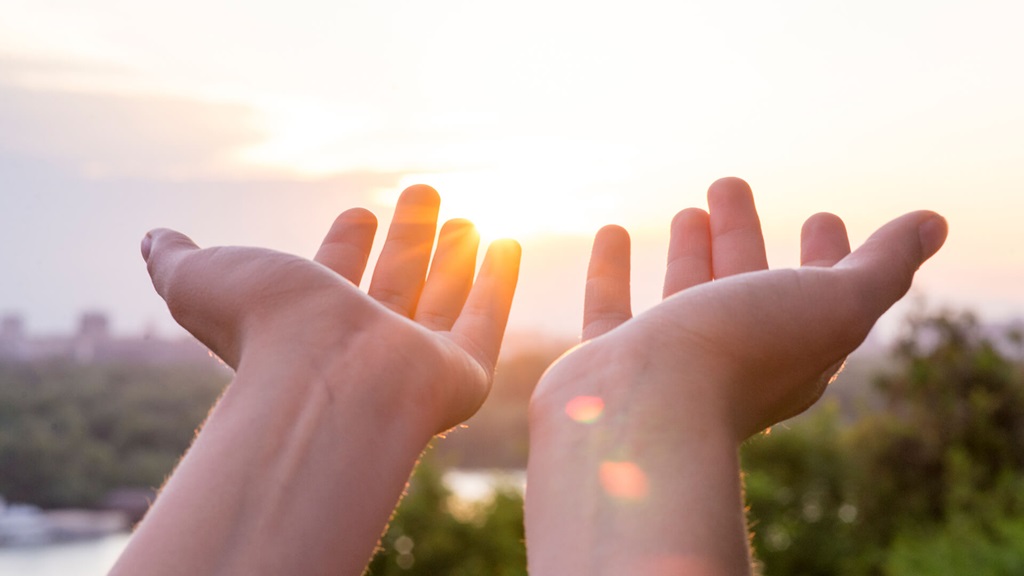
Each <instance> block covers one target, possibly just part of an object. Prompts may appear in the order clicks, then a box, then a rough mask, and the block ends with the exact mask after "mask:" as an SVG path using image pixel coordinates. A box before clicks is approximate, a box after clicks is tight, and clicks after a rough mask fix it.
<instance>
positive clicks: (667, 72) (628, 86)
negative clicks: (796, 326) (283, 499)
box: [0, 0, 1024, 335]
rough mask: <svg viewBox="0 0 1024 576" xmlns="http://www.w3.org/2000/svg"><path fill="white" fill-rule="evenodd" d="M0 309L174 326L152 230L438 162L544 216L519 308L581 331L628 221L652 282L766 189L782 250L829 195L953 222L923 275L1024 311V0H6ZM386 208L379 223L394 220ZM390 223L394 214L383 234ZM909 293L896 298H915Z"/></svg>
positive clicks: (50, 326) (939, 296)
mask: <svg viewBox="0 0 1024 576" xmlns="http://www.w3.org/2000/svg"><path fill="white" fill-rule="evenodd" d="M0 13H2V14H3V18H2V19H0V243H2V246H3V248H2V249H0V270H3V272H4V279H3V281H0V314H4V313H19V314H22V315H23V316H24V318H25V321H26V325H27V328H28V330H29V331H30V332H34V333H55V332H61V331H68V330H72V329H73V328H74V326H75V324H76V322H77V318H78V315H79V314H80V313H82V312H83V311H86V310H97V311H104V312H107V313H108V314H110V316H111V318H112V321H113V326H114V328H115V330H116V331H118V332H119V333H123V334H132V333H138V332H140V331H143V330H155V331H157V332H161V333H168V334H170V333H174V323H173V320H172V319H171V318H170V316H169V315H168V314H167V312H166V311H165V309H164V308H163V305H162V303H161V301H160V300H159V298H158V297H157V296H156V295H155V294H154V293H153V291H152V288H151V286H150V284H149V281H148V278H147V277H146V274H145V269H144V266H143V263H142V260H141V257H140V256H139V251H138V242H139V240H140V239H141V237H142V236H143V234H144V233H145V232H146V230H148V229H150V228H153V227H158V226H161V227H171V228H176V229H179V230H181V231H182V232H185V233H187V234H189V235H190V236H192V237H193V238H194V239H195V240H196V241H197V242H198V243H199V244H201V245H218V244H250V245H259V246H266V247H270V248H275V249H279V250H283V251H287V252H292V253H297V254H302V255H312V254H313V253H314V252H315V250H316V247H317V245H318V244H319V241H320V238H321V235H322V234H323V232H325V231H326V229H327V227H328V226H329V225H330V222H331V221H332V220H333V218H334V216H335V215H336V214H337V213H339V212H341V211H343V210H344V209H346V208H350V207H352V206H365V207H367V208H370V209H371V210H373V211H374V212H375V213H377V215H378V217H379V218H380V219H381V223H382V225H383V226H386V224H387V221H388V215H389V214H388V213H389V211H390V209H391V207H392V206H393V204H394V201H395V199H396V198H397V196H398V193H399V192H400V190H401V189H402V188H403V187H404V186H407V185H409V184H412V183H416V182H424V183H428V184H431V185H433V186H435V187H436V188H437V189H438V190H439V192H440V193H441V196H442V203H443V204H442V217H445V218H447V217H467V218H470V219H472V220H474V221H475V222H476V223H477V224H478V226H479V228H480V230H481V233H482V235H483V237H484V239H485V240H488V239H494V238H497V237H501V236H512V237H515V238H517V239H519V240H520V241H521V242H522V244H523V247H524V253H523V269H522V274H521V280H520V288H519V291H518V293H517V297H516V302H515V304H514V306H513V310H512V316H511V319H510V329H511V330H512V331H514V332H519V333H533V332H543V333H546V334H552V335H563V334H564V335H572V334H575V333H577V332H578V329H579V328H578V326H579V323H580V321H581V318H582V293H583V283H584V274H585V270H586V258H587V255H588V252H589V242H590V240H591V238H592V235H593V233H594V232H595V231H596V230H597V229H598V228H600V227H601V226H602V225H604V224H608V223H616V224H620V225H623V226H625V227H627V228H628V229H629V230H630V231H631V233H632V235H633V240H634V245H633V250H634V267H633V286H634V311H637V312H639V311H642V310H643V309H646V308H648V307H650V306H652V305H654V304H655V303H656V302H657V301H658V299H659V297H660V283H661V278H662V271H663V267H664V259H665V250H666V247H667V242H668V239H667V230H668V224H669V222H670V220H671V218H672V215H673V214H674V213H675V212H676V211H678V210H680V209H682V208H685V207H688V206H704V205H705V191H706V189H707V187H708V185H710V184H711V182H713V181H714V180H715V179H717V178H719V177H722V176H740V177H743V178H745V179H746V180H747V181H748V182H749V183H750V184H751V185H752V187H753V189H754V192H755V195H756V198H757V203H758V208H759V210H760V213H761V218H762V224H763V227H764V231H765V236H766V241H767V244H768V250H769V261H770V263H771V264H772V265H773V266H793V265H795V264H796V263H797V256H798V247H799V229H800V225H801V223H802V222H803V220H804V219H805V218H807V217H808V216H810V215H811V214H813V213H815V212H820V211H829V212H834V213H836V214H839V215H840V216H842V217H843V218H844V219H845V220H846V222H847V226H848V229H849V231H850V235H851V240H852V242H853V243H854V245H857V244H859V243H860V242H862V241H863V240H864V239H865V238H867V236H868V235H869V234H870V233H871V231H873V230H874V229H875V228H877V227H878V226H880V225H882V224H883V223H885V222H886V221H888V220H889V219H891V218H894V217H896V216H898V215H900V214H902V213H904V212H907V211H910V210H915V209H920V208H928V209H932V210H936V211H938V212H940V213H942V214H943V215H945V216H946V217H947V218H948V220H949V222H950V237H949V240H948V242H947V245H946V247H945V248H944V249H943V250H942V252H940V253H939V255H938V256H936V257H935V258H934V259H933V260H932V261H930V262H928V263H927V264H926V265H925V267H924V268H923V269H922V271H921V272H920V273H919V275H918V278H917V281H916V284H915V288H914V295H913V299H914V300H915V301H921V300H923V301H925V302H927V303H928V304H929V305H931V306H933V307H939V306H949V307H954V308H958V309H964V308H965V309H970V310H974V311H976V312H978V313H979V314H980V315H981V316H982V317H983V318H985V319H988V320H991V321H1002V320H1006V319H1010V318H1017V317H1021V316H1024V249H1021V246H1024V226H1021V225H1020V224H1019V221H1020V219H1021V214H1022V213H1024V176H1022V175H1021V174H1022V170H1021V168H1022V167H1024V136H1022V135H1024V107H1022V106H1021V105H1020V103H1021V102H1024V74H1021V73H1020V70H1021V69H1024V65H1022V60H1024V35H1022V34H1020V29H1021V25H1022V24H1024V4H1022V3H1020V2H1016V1H1010V0H1007V1H1001V2H997V1H984V0H982V1H971V2H968V1H964V0H950V1H938V0H931V1H904V2H893V1H891V0H890V1H884V2H882V1H871V0H866V1H860V2H856V3H831V2H811V1H807V2H794V1H783V2H674V3H669V2H650V1H646V0H639V1H635V2H631V3H628V4H626V3H618V2H616V3H612V2H602V1H595V0H590V1H587V2H582V1H569V0H545V1H543V2H541V1H533V0H523V1H520V2H515V3H491V2H480V1H475V2H469V1H454V0H439V1H434V2H422V1H419V2H413V1H407V0H394V1H380V0H377V1H374V2H370V1H347V0H332V1H330V2H327V1H321V0H292V1H291V2H287V3H285V2H266V1H259V0H250V1H248V2H245V3H240V2H229V1H227V0H204V1H202V2H200V1H198V0H178V1H177V2H174V3H144V2H129V1H127V0H92V1H90V2H88V3H84V2H80V1H78V0H48V1H46V2H40V1H39V0H32V1H22V0H0ZM382 229H383V228H382ZM380 236H381V238H379V239H378V242H377V246H378V249H379V244H380V241H381V240H382V237H383V234H380ZM897 313H899V310H897V311H896V312H894V313H893V314H897Z"/></svg>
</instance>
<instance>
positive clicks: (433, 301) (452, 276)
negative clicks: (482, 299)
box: [415, 220, 480, 330]
mask: <svg viewBox="0 0 1024 576" xmlns="http://www.w3.org/2000/svg"><path fill="white" fill-rule="evenodd" d="M479 245H480V235H479V234H478V233H477V231H476V228H474V226H473V223H472V222H470V221H469V220H450V221H448V222H446V223H445V225H444V226H442V227H441V234H440V236H439V238H438V241H437V252H436V253H435V254H434V260H433V262H431V264H430V274H429V275H428V276H427V283H426V284H425V285H424V287H423V294H422V295H421V296H420V301H419V305H418V306H416V315H415V320H416V321H417V322H419V323H420V324H422V325H423V326H424V327H426V328H429V329H431V330H450V329H451V327H452V325H453V324H454V323H455V319H456V318H458V316H459V312H460V311H461V310H462V305H463V304H464V303H465V302H466V297H467V296H469V290H470V288H472V286H473V271H474V270H475V269H476V251H477V247H478V246H479Z"/></svg>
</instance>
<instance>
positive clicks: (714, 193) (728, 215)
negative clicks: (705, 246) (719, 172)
mask: <svg viewBox="0 0 1024 576" xmlns="http://www.w3.org/2000/svg"><path fill="white" fill-rule="evenodd" d="M708 208H709V211H710V213H711V216H710V220H711V267H712V271H713V272H714V276H715V278H724V277H726V276H732V275H733V274H741V273H743V272H753V271H755V270H765V269H767V268H768V257H767V256H766V255H765V249H764V238H763V237H762V235H761V221H760V220H759V219H758V217H757V209H756V208H755V207H754V194H753V192H751V191H750V186H748V185H747V183H746V182H744V181H743V180H740V179H739V178H722V179H721V180H718V181H717V182H715V183H714V184H712V185H711V188H709V189H708Z"/></svg>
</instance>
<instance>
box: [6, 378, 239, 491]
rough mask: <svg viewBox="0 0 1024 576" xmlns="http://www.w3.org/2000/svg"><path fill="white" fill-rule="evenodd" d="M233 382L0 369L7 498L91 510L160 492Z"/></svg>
mask: <svg viewBox="0 0 1024 576" xmlns="http://www.w3.org/2000/svg"><path fill="white" fill-rule="evenodd" d="M226 382H227V375H226V374H225V373H224V372H223V371H221V370H218V369H216V368H214V367H210V368H208V369H199V368H182V367H159V366H142V365H81V364H74V363H69V362H49V363H40V364H29V363H12V364H0V470H2V471H3V472H2V474H0V494H3V495H4V497H6V498H7V499H8V500H11V501H18V502H30V503H33V504H38V505H41V506H46V507H57V506H82V507H87V506H94V505H96V504H97V503H98V502H99V500H100V499H102V497H103V496H104V495H105V494H106V493H107V492H108V491H109V490H111V489H114V488H119V487H125V486H130V487H150V488H156V487H158V486H160V485H161V484H162V483H163V480H164V478H165V477H166V476H167V475H168V474H169V473H170V472H171V470H172V469H173V467H174V465H175V463H177V461H178V459H179V458H180V457H181V454H182V453H183V452H184V451H185V449H186V448H187V447H188V445H189V443H190V442H191V440H192V437H193V435H194V431H195V429H196V427H197V426H198V425H199V424H200V423H201V422H202V420H203V419H204V418H205V416H206V414H207V412H208V411H209V409H210V406H211V405H212V404H213V402H214V401H215V400H216V398H217V396H218V395H219V394H220V392H221V390H222V389H223V387H224V385H225V383H226Z"/></svg>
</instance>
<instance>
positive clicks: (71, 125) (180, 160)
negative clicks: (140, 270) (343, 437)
mask: <svg viewBox="0 0 1024 576" xmlns="http://www.w3.org/2000/svg"><path fill="white" fill-rule="evenodd" d="M120 73H121V72H120V71H119V70H117V69H112V68H103V67H100V68H95V67H93V65H88V64H86V65H78V64H75V63H72V62H67V61H57V60H39V59H36V60H23V59H22V60H19V59H12V58H9V57H8V58H3V59H0V79H4V78H6V79H8V80H7V81H3V80H0V126H2V127H3V129H2V130H0V154H2V155H5V156H8V157H20V158H26V159H32V160H35V161H46V162H52V163H55V164H58V165H61V166H64V167H66V168H67V169H69V170H71V171H73V172H76V173H78V174H81V175H84V176H87V177H92V178H97V177H99V178H114V177H120V178H123V177H146V178H161V179H186V178H196V177H211V176H221V177H223V176H227V175H230V174H232V173H233V172H234V173H238V172H240V171H242V170H243V168H242V167H240V166H238V165H233V163H232V157H233V156H234V155H235V154H237V153H238V152H239V151H240V150H242V149H244V148H246V147H248V146H253V145H256V144H259V143H260V142H262V141H264V140H265V139H266V138H267V137H268V136H267V135H266V134H264V133H262V132H261V130H260V129H259V128H258V127H257V126H258V113H257V112H256V111H254V110H252V109H251V108H248V107H246V106H244V105H240V104H232V103H216V102H204V101H198V100H190V99H186V98H180V97H173V96H162V95H153V94H138V93H136V94H132V93H123V94H122V93H117V92H102V91H96V90H94V91H86V90H82V89H57V88H53V87H49V88H40V87H39V86H40V85H42V86H46V85H47V84H48V83H50V84H52V80H53V79H55V78H61V79H63V80H64V81H65V82H66V83H74V81H73V78H77V77H84V76H94V77H95V76H97V75H100V76H102V75H104V74H106V75H108V76H109V75H114V76H116V75H118V74H120ZM11 79H13V81H12V80H11ZM47 79H49V80H50V81H51V82H47V81H46V80H47ZM19 80H20V82H19Z"/></svg>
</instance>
